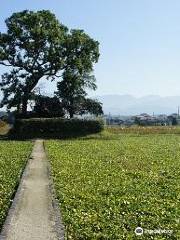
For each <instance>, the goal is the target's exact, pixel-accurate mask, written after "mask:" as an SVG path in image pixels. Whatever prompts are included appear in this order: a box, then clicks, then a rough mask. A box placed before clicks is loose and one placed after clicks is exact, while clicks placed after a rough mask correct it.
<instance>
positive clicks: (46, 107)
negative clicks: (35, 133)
mask: <svg viewBox="0 0 180 240" xmlns="http://www.w3.org/2000/svg"><path fill="white" fill-rule="evenodd" d="M33 112H34V114H35V115H36V117H46V118H53V117H63V116H64V111H63V107H62V103H61V102H60V101H59V99H58V98H57V97H48V96H42V95H38V96H36V97H35V106H34V109H33Z"/></svg>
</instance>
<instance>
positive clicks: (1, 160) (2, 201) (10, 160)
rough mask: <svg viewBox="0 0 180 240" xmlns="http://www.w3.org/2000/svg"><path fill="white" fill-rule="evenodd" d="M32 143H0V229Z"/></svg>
mask: <svg viewBox="0 0 180 240" xmlns="http://www.w3.org/2000/svg"><path fill="white" fill-rule="evenodd" d="M31 147H32V144H31V143H30V142H15V141H0V229H1V227H2V224H3V222H4V219H5V217H6V214H7V211H8V209H9V206H10V204H11V201H12V198H13V196H14V193H15V191H16V188H17V185H18V183H19V180H20V177H21V174H22V171H23V169H24V167H25V164H26V161H27V159H28V156H29V154H30V151H31Z"/></svg>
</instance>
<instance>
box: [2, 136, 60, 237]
mask: <svg viewBox="0 0 180 240" xmlns="http://www.w3.org/2000/svg"><path fill="white" fill-rule="evenodd" d="M53 203H54V200H53V197H52V192H51V181H50V180H49V174H48V161H47V158H46V154H45V151H44V146H43V140H36V141H35V145H34V148H33V152H32V156H31V158H30V160H29V162H28V165H27V167H26V169H25V172H24V174H23V177H22V180H21V183H20V186H19V188H18V191H17V193H16V196H15V199H14V202H13V204H12V207H11V209H10V211H9V214H8V217H7V219H6V222H5V225H4V227H3V230H2V233H1V235H0V240H57V239H64V238H63V227H62V225H61V222H60V218H59V215H58V214H59V213H58V209H56V208H55V207H54V204H53Z"/></svg>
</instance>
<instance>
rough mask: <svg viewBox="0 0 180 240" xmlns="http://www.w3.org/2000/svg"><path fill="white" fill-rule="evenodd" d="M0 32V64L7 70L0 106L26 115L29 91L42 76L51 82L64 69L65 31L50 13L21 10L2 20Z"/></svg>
mask: <svg viewBox="0 0 180 240" xmlns="http://www.w3.org/2000/svg"><path fill="white" fill-rule="evenodd" d="M6 25H7V33H0V64H2V65H4V66H7V67H10V71H9V72H7V73H5V74H4V75H3V76H2V81H1V84H0V86H1V88H2V91H3V93H4V99H3V101H2V105H7V106H8V107H9V108H11V107H17V109H18V110H19V111H20V109H21V110H22V111H23V113H26V111H27V103H28V100H29V99H31V94H32V90H33V89H34V87H35V86H36V85H37V83H38V82H39V80H40V79H41V78H42V77H46V78H47V79H48V78H51V79H53V78H54V76H55V74H56V73H57V72H58V71H59V70H61V69H62V68H63V66H64V46H63V45H64V40H65V38H66V35H67V31H68V29H67V28H66V27H65V26H63V25H62V24H60V23H59V22H58V20H57V19H56V17H55V15H54V14H52V13H51V12H50V11H46V10H43V11H37V12H32V11H27V10H26V11H22V12H18V13H14V14H12V16H11V17H9V18H8V19H7V20H6Z"/></svg>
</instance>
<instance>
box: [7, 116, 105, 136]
mask: <svg viewBox="0 0 180 240" xmlns="http://www.w3.org/2000/svg"><path fill="white" fill-rule="evenodd" d="M103 128H104V125H103V122H102V121H98V120H80V119H62V118H32V119H18V120H16V122H15V124H14V127H13V129H12V130H11V131H10V133H9V137H11V138H20V139H24V138H26V139H27V138H28V139H29V138H41V137H43V138H69V137H78V136H85V135H88V134H92V133H98V132H100V131H102V130H103Z"/></svg>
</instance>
